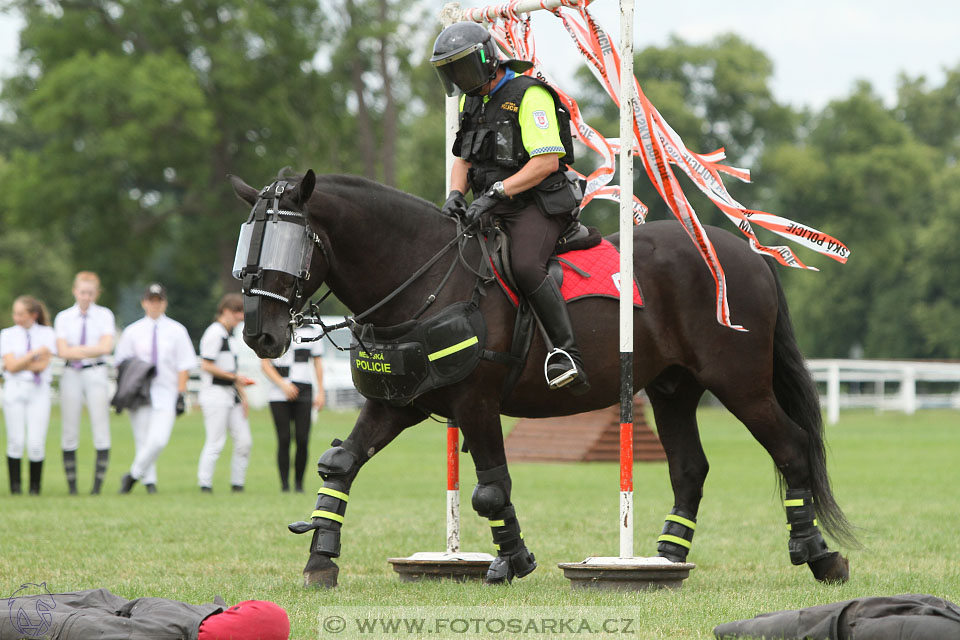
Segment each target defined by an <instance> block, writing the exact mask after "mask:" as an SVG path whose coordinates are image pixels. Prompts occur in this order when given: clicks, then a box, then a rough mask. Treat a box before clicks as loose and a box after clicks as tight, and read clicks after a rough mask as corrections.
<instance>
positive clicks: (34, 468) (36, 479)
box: [30, 460, 43, 496]
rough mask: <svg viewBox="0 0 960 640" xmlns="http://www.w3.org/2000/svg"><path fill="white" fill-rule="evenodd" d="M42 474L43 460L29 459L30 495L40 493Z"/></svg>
mask: <svg viewBox="0 0 960 640" xmlns="http://www.w3.org/2000/svg"><path fill="white" fill-rule="evenodd" d="M42 474H43V460H39V461H33V460H31V461H30V495H32V496H38V495H40V476H41V475H42Z"/></svg>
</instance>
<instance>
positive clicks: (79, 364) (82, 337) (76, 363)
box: [71, 313, 87, 369]
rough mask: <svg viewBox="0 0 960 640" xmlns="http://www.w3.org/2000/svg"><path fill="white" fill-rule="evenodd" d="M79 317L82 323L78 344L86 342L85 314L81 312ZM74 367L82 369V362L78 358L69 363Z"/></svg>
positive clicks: (81, 344)
mask: <svg viewBox="0 0 960 640" xmlns="http://www.w3.org/2000/svg"><path fill="white" fill-rule="evenodd" d="M80 318H82V319H83V325H82V326H81V328H80V346H81V347H82V346H84V345H86V344H87V314H85V313H81V314H80ZM71 366H73V368H74V369H83V363H82V362H81V361H79V360H74V361H73V362H72V363H71Z"/></svg>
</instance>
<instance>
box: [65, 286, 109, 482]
mask: <svg viewBox="0 0 960 640" xmlns="http://www.w3.org/2000/svg"><path fill="white" fill-rule="evenodd" d="M99 295H100V278H99V277H97V274H95V273H94V272H92V271H81V272H80V273H78V274H77V275H76V277H74V279H73V297H74V299H75V300H76V304H74V305H73V306H72V307H70V308H69V309H64V310H63V311H61V312H60V313H58V314H57V318H56V320H54V322H53V328H54V330H55V331H56V334H57V354H58V355H59V356H60V357H61V358H63V359H64V360H66V363H65V365H64V368H63V373H62V374H61V376H60V420H61V424H62V434H61V438H60V444H61V448H62V449H63V468H64V471H66V474H67V487H68V489H69V491H70V494H71V495H75V494H76V493H77V447H78V446H79V444H80V416H81V414H82V413H83V405H84V404H86V405H87V412H88V413H89V414H90V428H91V431H92V432H93V448H94V449H96V452H97V461H96V468H95V471H94V476H93V489H92V490H91V492H90V493H91V494H94V495H96V494H98V493H100V489H101V487H102V486H103V478H104V476H105V475H106V473H107V463H108V461H109V459H110V381H109V379H108V377H107V367H106V362H105V361H104V359H103V357H104V356H106V355H107V354H109V353H111V352H112V351H113V345H114V338H115V336H116V333H117V328H116V323H115V321H114V317H113V312H112V311H110V309H107V308H106V307H101V306H100V305H98V304H96V300H97V297H98V296H99Z"/></svg>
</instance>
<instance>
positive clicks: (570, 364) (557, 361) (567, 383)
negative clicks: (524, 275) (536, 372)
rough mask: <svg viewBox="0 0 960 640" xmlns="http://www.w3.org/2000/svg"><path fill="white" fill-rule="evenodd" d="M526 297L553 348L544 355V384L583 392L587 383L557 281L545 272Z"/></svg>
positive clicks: (577, 393) (588, 386) (587, 388)
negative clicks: (533, 289) (545, 376)
mask: <svg viewBox="0 0 960 640" xmlns="http://www.w3.org/2000/svg"><path fill="white" fill-rule="evenodd" d="M527 300H528V301H529V302H530V306H532V307H533V311H534V312H535V313H536V314H537V318H539V319H540V324H541V325H543V329H544V331H546V333H547V336H548V337H549V338H550V342H552V343H553V351H551V352H550V353H549V354H548V355H547V367H546V369H547V384H548V385H549V386H550V388H551V389H560V388H561V387H564V388H567V389H568V390H570V391H571V392H572V393H574V394H575V395H580V394H582V393H586V391H587V390H589V389H590V383H589V382H587V373H586V371H585V370H584V368H583V358H582V357H581V356H580V349H579V348H578V347H577V342H576V339H575V338H574V336H573V325H571V323H570V314H568V313H567V303H566V302H564V300H563V295H561V293H560V288H559V287H557V283H556V282H555V281H554V279H553V278H552V277H551V276H550V275H547V277H546V278H544V279H543V282H542V283H540V286H539V287H537V289H536V291H534V292H533V293H531V294H529V295H527ZM567 356H569V357H567Z"/></svg>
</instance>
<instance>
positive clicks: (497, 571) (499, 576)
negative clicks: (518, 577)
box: [483, 556, 514, 585]
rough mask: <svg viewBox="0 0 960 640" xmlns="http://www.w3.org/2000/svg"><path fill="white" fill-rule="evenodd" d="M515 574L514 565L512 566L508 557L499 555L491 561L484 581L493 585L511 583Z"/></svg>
mask: <svg viewBox="0 0 960 640" xmlns="http://www.w3.org/2000/svg"><path fill="white" fill-rule="evenodd" d="M513 576H514V571H513V567H511V566H510V563H509V562H508V561H507V559H506V558H504V557H503V556H497V557H496V558H494V559H493V562H491V563H490V568H489V569H487V575H485V576H484V577H483V583H484V584H491V585H501V584H510V583H511V582H513Z"/></svg>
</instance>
